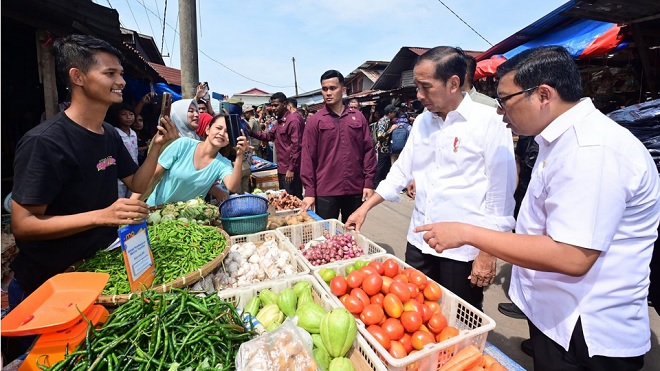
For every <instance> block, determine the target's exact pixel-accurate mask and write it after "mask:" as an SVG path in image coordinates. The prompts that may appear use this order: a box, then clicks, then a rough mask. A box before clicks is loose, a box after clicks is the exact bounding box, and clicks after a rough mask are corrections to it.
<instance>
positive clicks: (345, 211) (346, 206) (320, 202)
mask: <svg viewBox="0 0 660 371" xmlns="http://www.w3.org/2000/svg"><path fill="white" fill-rule="evenodd" d="M360 205H362V194H358V195H345V196H316V214H318V216H320V217H321V218H323V219H339V214H340V213H341V221H342V222H343V223H346V220H348V217H349V216H351V214H353V212H354V211H355V210H357V209H358V207H360Z"/></svg>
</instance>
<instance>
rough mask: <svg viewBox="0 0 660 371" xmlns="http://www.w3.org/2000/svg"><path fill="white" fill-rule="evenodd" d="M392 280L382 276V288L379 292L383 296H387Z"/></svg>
mask: <svg viewBox="0 0 660 371" xmlns="http://www.w3.org/2000/svg"><path fill="white" fill-rule="evenodd" d="M392 282H393V280H392V278H390V277H387V276H383V286H382V287H381V288H380V292H382V293H383V295H387V294H389V293H390V285H391V284H392Z"/></svg>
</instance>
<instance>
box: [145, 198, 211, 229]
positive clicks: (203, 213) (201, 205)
mask: <svg viewBox="0 0 660 371" xmlns="http://www.w3.org/2000/svg"><path fill="white" fill-rule="evenodd" d="M219 216H220V211H219V210H218V207H217V206H215V205H211V204H208V203H206V202H204V199H203V198H201V197H197V198H193V199H192V200H188V201H179V202H175V203H169V204H164V205H162V206H161V207H158V208H156V209H155V210H154V211H152V212H150V213H149V218H148V219H147V223H148V224H149V225H153V224H158V223H161V222H165V221H168V220H179V221H181V222H184V223H189V222H190V223H192V222H194V223H197V224H210V223H211V221H213V220H215V219H218V217H219Z"/></svg>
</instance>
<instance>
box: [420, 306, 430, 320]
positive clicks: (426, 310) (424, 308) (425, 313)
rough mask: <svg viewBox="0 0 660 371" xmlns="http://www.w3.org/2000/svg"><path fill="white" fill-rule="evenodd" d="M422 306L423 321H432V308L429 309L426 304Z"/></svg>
mask: <svg viewBox="0 0 660 371" xmlns="http://www.w3.org/2000/svg"><path fill="white" fill-rule="evenodd" d="M420 305H421V307H422V321H423V322H424V323H426V322H427V321H428V320H429V319H431V316H432V315H433V312H431V308H429V306H428V305H426V304H420Z"/></svg>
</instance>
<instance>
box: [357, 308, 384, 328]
mask: <svg viewBox="0 0 660 371" xmlns="http://www.w3.org/2000/svg"><path fill="white" fill-rule="evenodd" d="M384 316H385V313H384V312H383V308H382V307H381V306H380V305H378V304H369V305H367V306H365V307H364V309H363V310H362V313H360V319H361V320H362V322H364V324H365V325H367V326H369V325H375V324H378V323H380V321H382V320H383V317H384Z"/></svg>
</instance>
